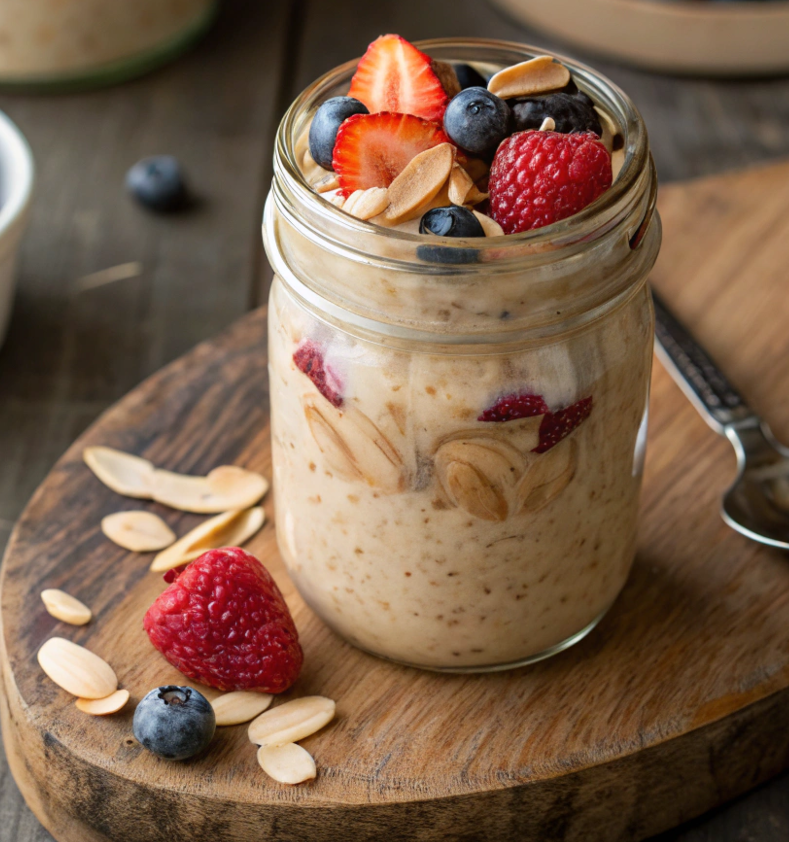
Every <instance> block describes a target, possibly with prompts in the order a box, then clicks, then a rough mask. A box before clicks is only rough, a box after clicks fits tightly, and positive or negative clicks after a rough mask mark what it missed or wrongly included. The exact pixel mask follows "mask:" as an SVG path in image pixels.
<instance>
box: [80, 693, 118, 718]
mask: <svg viewBox="0 0 789 842" xmlns="http://www.w3.org/2000/svg"><path fill="white" fill-rule="evenodd" d="M128 701H129V691H128V690H116V691H115V692H114V693H110V695H109V696H105V697H104V698H103V699H77V701H76V702H75V704H76V706H77V708H78V709H79V710H81V711H82V712H83V713H89V714H90V715H91V716H107V715H108V714H110V713H117V712H118V711H119V710H121V709H122V708H124V707H126V702H128Z"/></svg>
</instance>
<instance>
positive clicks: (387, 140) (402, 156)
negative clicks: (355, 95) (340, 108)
mask: <svg viewBox="0 0 789 842" xmlns="http://www.w3.org/2000/svg"><path fill="white" fill-rule="evenodd" d="M447 142H448V138H447V136H446V135H445V134H444V132H443V131H442V129H441V126H439V125H438V124H437V123H431V122H429V121H427V120H423V119H421V118H420V117H413V116H411V115H410V114H391V113H389V112H387V111H384V112H382V113H380V114H357V115H355V116H353V117H349V118H348V119H347V120H346V121H345V122H344V123H343V124H342V125H341V126H340V130H339V132H338V133H337V142H336V144H335V146H334V160H333V168H334V171H335V172H336V173H337V177H338V178H339V181H340V187H341V188H342V189H343V190H344V191H346V193H347V194H348V195H350V194H351V193H353V192H354V191H355V190H367V189H368V188H369V187H388V186H389V185H390V184H391V183H392V182H393V181H394V180H395V178H396V177H397V176H398V175H400V173H401V172H402V171H403V170H404V169H405V168H406V166H407V165H408V164H409V162H410V161H411V159H412V158H415V157H416V156H417V155H418V154H419V153H420V152H424V151H425V150H426V149H432V148H433V147H434V146H438V145H439V144H440V143H447Z"/></svg>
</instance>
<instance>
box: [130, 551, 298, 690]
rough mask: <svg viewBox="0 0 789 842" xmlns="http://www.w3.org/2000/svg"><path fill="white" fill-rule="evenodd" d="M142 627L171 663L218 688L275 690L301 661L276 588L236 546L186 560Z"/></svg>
mask: <svg viewBox="0 0 789 842" xmlns="http://www.w3.org/2000/svg"><path fill="white" fill-rule="evenodd" d="M143 627H144V628H145V631H146V632H148V637H149V638H150V640H151V643H153V645H154V646H155V647H156V648H157V649H158V650H159V651H160V652H161V653H162V655H164V657H165V658H166V659H167V660H168V661H169V662H170V663H171V664H172V665H173V666H174V667H175V668H176V669H178V670H180V671H181V672H182V673H183V674H184V675H186V676H188V677H189V678H191V679H192V680H194V681H199V682H200V683H202V684H207V685H208V686H209V687H215V688H217V689H218V690H258V691H260V692H263V693H282V692H284V691H285V690H287V689H288V688H289V687H290V686H291V685H292V684H293V682H294V681H295V680H296V679H297V678H298V675H299V671H300V670H301V665H302V661H303V660H304V656H303V654H302V651H301V646H300V645H299V636H298V632H297V631H296V626H295V625H294V623H293V618H292V617H291V616H290V612H289V611H288V606H287V605H286V604H285V600H284V599H283V598H282V594H281V593H280V591H279V588H278V587H277V585H276V584H275V582H274V580H273V579H272V578H271V575H270V574H269V572H268V571H267V570H266V568H265V567H263V565H262V564H261V563H260V562H259V561H258V560H257V559H256V558H255V557H254V556H252V555H250V554H249V553H247V552H244V550H241V549H238V548H237V547H231V548H226V549H221V550H210V551H209V552H207V553H203V555H201V556H200V557H199V558H198V559H196V560H195V561H193V562H192V563H191V564H189V566H188V567H186V569H185V570H184V571H183V572H182V573H180V575H178V576H177V578H176V579H175V581H174V582H173V584H171V585H170V587H168V588H167V590H165V591H164V592H163V593H162V594H160V596H159V597H158V599H157V600H156V601H155V602H154V604H153V605H152V606H151V607H150V608H149V609H148V613H147V614H146V615H145V619H144V620H143Z"/></svg>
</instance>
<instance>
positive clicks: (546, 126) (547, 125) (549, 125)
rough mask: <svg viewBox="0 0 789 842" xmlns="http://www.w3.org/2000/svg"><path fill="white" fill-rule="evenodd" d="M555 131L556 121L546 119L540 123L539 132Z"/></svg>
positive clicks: (550, 118) (551, 118) (549, 118)
mask: <svg viewBox="0 0 789 842" xmlns="http://www.w3.org/2000/svg"><path fill="white" fill-rule="evenodd" d="M555 129H556V120H554V119H553V117H546V118H545V119H544V120H543V121H542V123H540V129H539V130H540V131H541V132H552V131H554V130H555Z"/></svg>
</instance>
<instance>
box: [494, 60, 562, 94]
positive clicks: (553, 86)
mask: <svg viewBox="0 0 789 842" xmlns="http://www.w3.org/2000/svg"><path fill="white" fill-rule="evenodd" d="M569 81H570V71H569V70H568V69H567V68H566V67H565V66H564V65H563V64H561V63H560V62H558V61H555V60H554V58H553V56H537V57H536V58H533V59H531V60H530V61H523V62H521V63H520V64H514V65H512V67H505V68H504V70H500V71H499V72H498V73H496V74H495V75H494V76H492V77H491V78H490V80H489V81H488V90H489V91H490V92H491V93H492V94H495V95H496V96H497V97H501V99H509V98H510V97H516V96H534V95H535V94H542V93H546V92H547V91H555V90H558V89H559V88H563V87H564V86H565V85H566V84H567V83H568V82H569Z"/></svg>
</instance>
